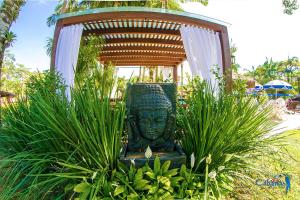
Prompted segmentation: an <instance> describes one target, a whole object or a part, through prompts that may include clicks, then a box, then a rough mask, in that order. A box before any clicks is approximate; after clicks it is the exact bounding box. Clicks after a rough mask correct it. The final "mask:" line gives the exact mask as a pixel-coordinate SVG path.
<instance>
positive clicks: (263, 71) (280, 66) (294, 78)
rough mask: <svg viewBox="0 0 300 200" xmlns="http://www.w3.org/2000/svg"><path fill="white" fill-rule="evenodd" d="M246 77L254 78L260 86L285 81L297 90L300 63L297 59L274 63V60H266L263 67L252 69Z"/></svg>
mask: <svg viewBox="0 0 300 200" xmlns="http://www.w3.org/2000/svg"><path fill="white" fill-rule="evenodd" d="M245 76H248V77H250V78H253V79H254V80H256V81H257V82H258V83H260V84H265V83H267V82H268V81H271V80H276V79H280V80H284V81H287V82H288V83H290V84H292V85H293V86H294V88H295V89H296V90H297V88H298V84H299V83H298V81H300V80H299V79H298V77H299V76H300V61H299V59H298V58H297V57H292V58H288V59H287V60H283V61H273V59H268V58H266V61H265V62H264V63H263V64H262V65H259V66H257V67H256V68H254V67H252V69H251V70H249V71H248V72H247V73H246V74H245ZM298 89H299V88H298ZM299 92H300V91H299Z"/></svg>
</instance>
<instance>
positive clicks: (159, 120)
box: [155, 117, 164, 122]
mask: <svg viewBox="0 0 300 200" xmlns="http://www.w3.org/2000/svg"><path fill="white" fill-rule="evenodd" d="M155 121H157V122H163V121H164V118H162V117H157V118H155Z"/></svg>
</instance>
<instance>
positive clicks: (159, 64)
mask: <svg viewBox="0 0 300 200" xmlns="http://www.w3.org/2000/svg"><path fill="white" fill-rule="evenodd" d="M114 64H115V65H116V66H174V65H177V64H178V63H147V62H140V63H114Z"/></svg>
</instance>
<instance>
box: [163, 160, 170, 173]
mask: <svg viewBox="0 0 300 200" xmlns="http://www.w3.org/2000/svg"><path fill="white" fill-rule="evenodd" d="M170 164H171V161H170V160H167V161H165V162H164V164H163V165H162V166H161V171H162V173H163V174H164V173H165V172H167V171H168V169H169V167H170Z"/></svg>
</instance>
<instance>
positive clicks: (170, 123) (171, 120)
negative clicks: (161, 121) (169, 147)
mask: <svg viewBox="0 0 300 200" xmlns="http://www.w3.org/2000/svg"><path fill="white" fill-rule="evenodd" d="M175 122H176V116H175V114H173V113H171V114H170V115H169V116H168V120H167V124H166V129H165V134H164V138H166V139H168V138H170V136H171V135H172V133H173V130H174V128H175Z"/></svg>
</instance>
